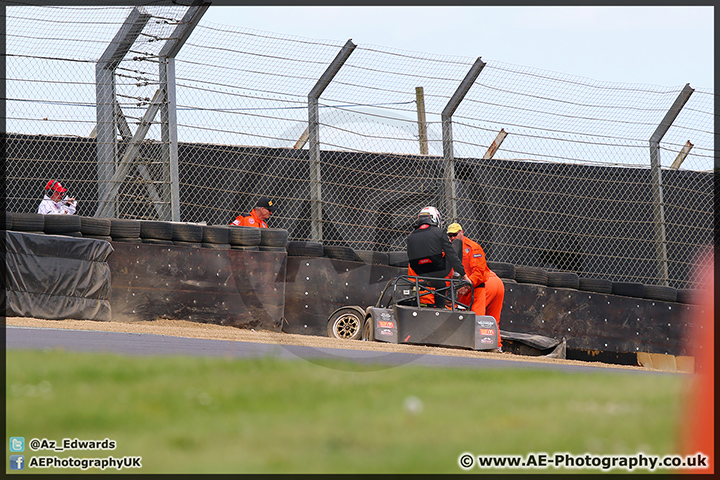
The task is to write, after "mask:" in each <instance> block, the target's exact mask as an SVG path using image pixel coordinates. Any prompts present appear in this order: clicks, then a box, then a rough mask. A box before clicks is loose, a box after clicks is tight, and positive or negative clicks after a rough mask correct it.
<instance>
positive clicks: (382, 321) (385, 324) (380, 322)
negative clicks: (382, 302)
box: [378, 320, 395, 328]
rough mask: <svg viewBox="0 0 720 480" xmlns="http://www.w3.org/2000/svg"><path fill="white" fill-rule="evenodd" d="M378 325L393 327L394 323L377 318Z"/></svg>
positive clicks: (380, 326)
mask: <svg viewBox="0 0 720 480" xmlns="http://www.w3.org/2000/svg"><path fill="white" fill-rule="evenodd" d="M378 327H379V328H395V323H393V322H386V321H384V320H378Z"/></svg>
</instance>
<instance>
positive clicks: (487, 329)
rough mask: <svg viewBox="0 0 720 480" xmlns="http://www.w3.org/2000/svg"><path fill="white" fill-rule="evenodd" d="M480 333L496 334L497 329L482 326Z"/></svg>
mask: <svg viewBox="0 0 720 480" xmlns="http://www.w3.org/2000/svg"><path fill="white" fill-rule="evenodd" d="M478 330H479V331H480V335H495V330H493V329H492V328H480V329H478Z"/></svg>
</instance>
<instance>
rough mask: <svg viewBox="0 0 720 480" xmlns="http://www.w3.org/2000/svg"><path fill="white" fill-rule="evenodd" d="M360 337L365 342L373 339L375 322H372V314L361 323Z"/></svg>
mask: <svg viewBox="0 0 720 480" xmlns="http://www.w3.org/2000/svg"><path fill="white" fill-rule="evenodd" d="M362 339H363V341H365V342H372V341H373V340H375V322H373V317H372V316H369V317H367V318H366V319H365V323H363V329H362Z"/></svg>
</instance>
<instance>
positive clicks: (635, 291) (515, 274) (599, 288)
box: [487, 262, 697, 303]
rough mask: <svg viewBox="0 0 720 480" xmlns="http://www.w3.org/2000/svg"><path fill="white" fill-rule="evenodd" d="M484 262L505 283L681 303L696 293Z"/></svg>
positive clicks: (536, 268)
mask: <svg viewBox="0 0 720 480" xmlns="http://www.w3.org/2000/svg"><path fill="white" fill-rule="evenodd" d="M487 264H488V267H489V268H490V269H491V270H492V271H494V272H495V273H496V274H497V276H498V277H500V278H502V279H503V281H505V282H506V283H509V282H516V283H529V284H534V285H542V286H548V287H557V288H570V289H574V290H581V291H586V292H593V293H602V294H606V295H621V296H625V297H634V298H644V299H648V300H660V301H665V302H680V303H693V302H694V300H693V299H694V298H695V296H696V294H697V292H696V291H695V290H693V289H675V288H673V287H667V286H662V285H644V284H642V283H637V282H613V281H610V280H605V279H600V278H586V277H580V276H579V275H578V274H576V273H574V272H559V271H547V270H545V269H543V268H539V267H531V266H526V265H512V264H509V263H499V262H487Z"/></svg>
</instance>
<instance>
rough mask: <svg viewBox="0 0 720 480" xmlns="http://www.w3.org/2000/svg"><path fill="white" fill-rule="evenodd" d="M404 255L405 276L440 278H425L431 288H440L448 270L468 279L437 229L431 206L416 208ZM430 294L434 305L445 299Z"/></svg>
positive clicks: (434, 211)
mask: <svg viewBox="0 0 720 480" xmlns="http://www.w3.org/2000/svg"><path fill="white" fill-rule="evenodd" d="M407 255H408V260H409V269H408V274H409V275H419V276H421V277H434V278H438V279H442V280H431V281H428V286H430V287H432V288H435V289H437V288H442V287H444V286H445V281H446V280H445V279H446V277H447V276H448V275H449V274H450V271H452V270H454V271H455V272H456V273H457V274H459V275H460V277H462V278H463V280H465V281H467V282H470V279H469V278H468V276H467V275H466V274H465V268H463V265H462V262H461V261H460V258H459V257H458V255H457V252H456V251H455V249H454V248H453V246H452V243H450V240H449V239H448V237H447V235H446V234H445V232H444V231H443V230H442V229H441V228H440V214H439V213H438V211H437V209H436V208H435V207H425V208H423V209H422V210H420V213H419V214H418V219H417V221H416V222H415V230H413V232H412V233H411V234H410V235H409V236H408V238H407ZM434 297H435V308H444V307H445V298H443V296H442V295H440V294H437V293H436V294H435V295H434Z"/></svg>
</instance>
